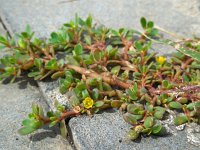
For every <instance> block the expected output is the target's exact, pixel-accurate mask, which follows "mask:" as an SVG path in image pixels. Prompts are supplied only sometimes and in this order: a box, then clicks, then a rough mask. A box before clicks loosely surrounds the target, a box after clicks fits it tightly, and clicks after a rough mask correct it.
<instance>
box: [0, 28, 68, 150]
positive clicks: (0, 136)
mask: <svg viewBox="0 0 200 150" xmlns="http://www.w3.org/2000/svg"><path fill="white" fill-rule="evenodd" d="M0 34H5V31H4V29H3V28H2V25H1V24H0ZM5 53H6V51H3V52H2V51H1V53H0V57H2V56H3V55H5ZM33 102H36V103H38V104H40V105H42V106H43V107H44V108H45V110H47V109H49V106H48V104H47V103H46V101H45V100H44V98H43V96H42V94H41V93H40V91H39V89H38V86H37V83H36V82H35V81H33V80H31V79H30V78H29V79H27V78H23V79H18V80H17V81H16V82H15V83H13V84H8V83H5V82H3V84H0V149H1V150H29V149H30V150H65V149H67V150H72V147H71V145H70V144H69V142H68V141H67V140H64V139H63V138H62V137H61V136H60V133H59V131H58V128H51V129H48V128H44V129H40V130H38V131H37V132H35V133H34V134H32V135H28V136H20V135H19V134H18V133H17V130H18V129H19V128H20V127H21V121H22V120H23V119H24V118H25V117H26V116H27V115H28V113H30V112H31V104H32V103H33Z"/></svg>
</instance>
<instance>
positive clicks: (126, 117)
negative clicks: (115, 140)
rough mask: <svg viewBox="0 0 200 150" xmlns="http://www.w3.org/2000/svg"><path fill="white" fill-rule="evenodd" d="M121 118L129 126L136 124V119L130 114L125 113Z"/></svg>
mask: <svg viewBox="0 0 200 150" xmlns="http://www.w3.org/2000/svg"><path fill="white" fill-rule="evenodd" d="M123 118H124V120H125V121H126V122H127V123H129V124H132V125H134V124H136V123H137V118H136V116H135V115H132V114H130V113H125V114H124V115H123Z"/></svg>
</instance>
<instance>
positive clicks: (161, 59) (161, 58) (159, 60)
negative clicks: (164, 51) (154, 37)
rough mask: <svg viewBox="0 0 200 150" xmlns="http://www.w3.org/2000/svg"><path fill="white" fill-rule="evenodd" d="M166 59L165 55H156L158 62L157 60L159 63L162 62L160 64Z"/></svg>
mask: <svg viewBox="0 0 200 150" xmlns="http://www.w3.org/2000/svg"><path fill="white" fill-rule="evenodd" d="M165 61H166V58H165V57H163V56H158V57H156V62H157V63H158V64H160V65H162V64H164V63H165Z"/></svg>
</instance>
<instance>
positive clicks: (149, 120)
mask: <svg viewBox="0 0 200 150" xmlns="http://www.w3.org/2000/svg"><path fill="white" fill-rule="evenodd" d="M153 125H154V118H153V117H147V118H146V119H145V120H144V127H145V128H151V127H152V126H153Z"/></svg>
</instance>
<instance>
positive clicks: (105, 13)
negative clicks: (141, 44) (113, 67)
mask: <svg viewBox="0 0 200 150" xmlns="http://www.w3.org/2000/svg"><path fill="white" fill-rule="evenodd" d="M0 3H1V5H0V9H1V11H2V14H1V15H2V16H4V18H5V21H7V23H8V24H9V25H10V26H11V28H12V29H13V31H17V32H19V31H23V29H24V28H25V26H26V24H27V23H28V24H30V25H31V26H32V28H33V30H34V31H36V35H39V36H40V37H45V36H48V35H49V34H50V32H52V31H54V30H56V29H57V28H58V27H60V25H61V24H63V23H65V22H66V21H69V20H70V19H73V18H74V15H75V13H78V14H79V15H80V16H81V17H86V16H87V15H88V14H89V13H91V14H92V15H93V16H94V18H95V19H96V21H97V20H98V22H100V23H102V24H104V25H106V26H108V27H115V28H119V27H129V28H132V27H134V28H139V26H140V25H139V19H140V17H141V16H145V17H147V18H148V19H151V20H153V21H155V22H156V24H157V25H159V26H161V27H163V28H165V29H168V30H170V31H173V32H176V33H177V34H180V35H184V36H190V35H191V34H193V33H195V34H197V35H200V30H199V28H200V18H199V17H198V16H199V15H200V11H199V6H200V2H199V0H191V1H187V0H162V1H157V0H151V1H146V0H137V1H136V0H132V1H130V0H129V1H128V0H116V1H113V0H101V1H98V0H72V1H67V0H62V1H61V0H59V1H55V0H35V1H24V0H15V1H12V0H0ZM167 51H168V49H166V50H165V52H167ZM169 53H171V52H169ZM56 84H57V83H56V82H55V83H52V82H45V83H39V85H40V88H41V91H42V92H43V94H44V95H45V97H46V99H47V101H48V102H50V103H49V104H51V102H52V101H53V100H54V98H57V99H58V100H60V101H61V102H64V103H65V101H66V103H67V97H66V96H63V95H59V93H58V89H57V88H56V86H54V85H56ZM52 107H53V106H52ZM69 128H70V130H71V135H72V138H73V140H74V144H75V146H76V148H77V149H80V150H82V149H83V150H86V149H87V150H88V149H97V150H101V149H105V150H106V149H125V150H126V149H152V150H153V149H161V148H162V149H172V150H179V149H191V150H195V149H199V147H195V146H193V145H190V144H188V143H187V140H188V139H189V138H188V136H189V135H188V133H192V132H188V131H186V133H185V131H180V132H178V131H176V132H175V133H174V135H173V136H168V137H163V138H156V137H149V138H143V139H142V140H141V141H139V142H129V141H128V142H127V140H126V138H125V133H126V131H127V129H128V128H129V125H127V124H126V123H125V122H123V120H122V118H121V116H120V114H119V113H118V112H104V113H102V114H97V115H95V116H94V117H93V118H89V117H86V116H82V117H77V118H73V119H71V120H70V121H69ZM195 134H196V133H195ZM198 136H199V133H197V134H196V137H198ZM190 140H193V139H190ZM197 144H198V143H197Z"/></svg>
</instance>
